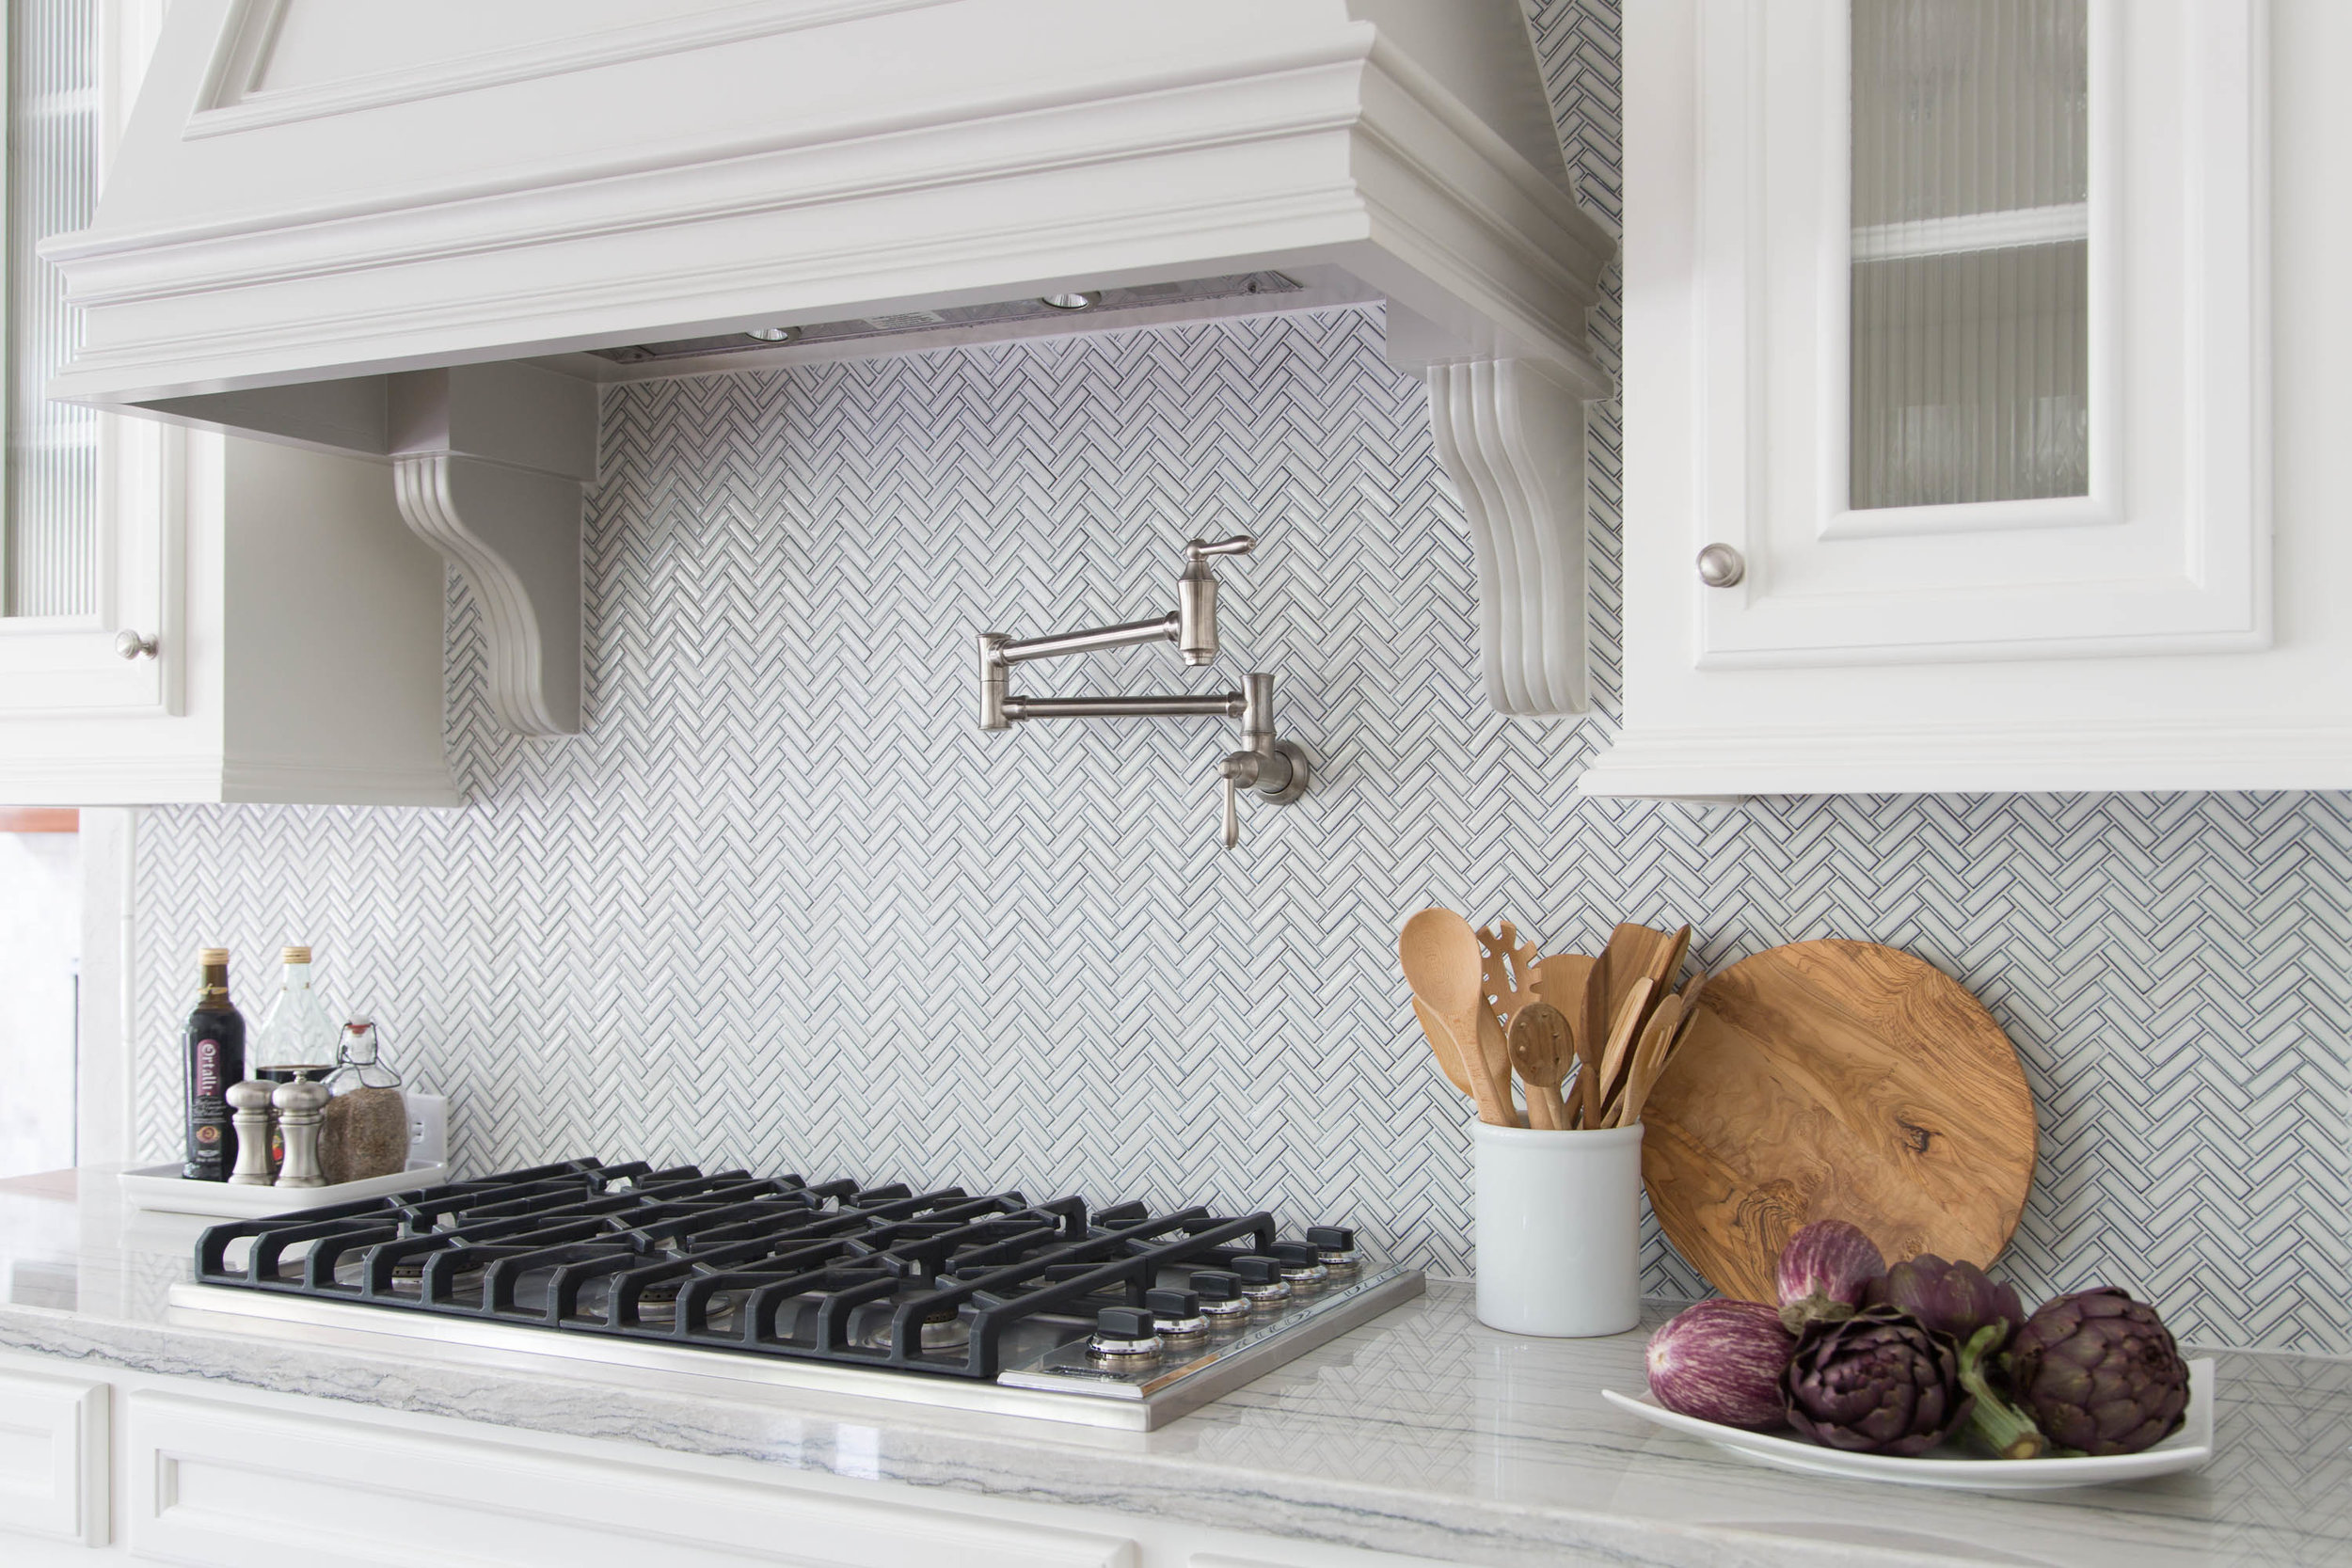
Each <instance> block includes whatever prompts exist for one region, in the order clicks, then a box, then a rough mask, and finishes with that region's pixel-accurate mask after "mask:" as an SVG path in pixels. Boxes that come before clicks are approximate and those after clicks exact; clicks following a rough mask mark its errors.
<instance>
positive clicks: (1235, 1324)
mask: <svg viewBox="0 0 2352 1568" xmlns="http://www.w3.org/2000/svg"><path fill="white" fill-rule="evenodd" d="M1192 1293H1193V1295H1194V1297H1195V1298H1196V1299H1198V1300H1199V1301H1200V1315H1201V1316H1202V1317H1204V1318H1206V1319H1207V1320H1208V1321H1209V1326H1210V1327H1211V1328H1215V1329H1226V1328H1239V1327H1240V1326H1241V1325H1242V1323H1243V1321H1244V1320H1245V1319H1247V1318H1248V1316H1249V1298H1248V1296H1245V1295H1243V1294H1242V1293H1241V1275H1237V1274H1228V1273H1226V1272H1225V1271H1224V1270H1223V1269H1202V1270H1200V1272H1199V1273H1197V1274H1195V1275H1193V1276H1192Z"/></svg>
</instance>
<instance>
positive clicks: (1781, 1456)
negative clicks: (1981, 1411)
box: [1600, 1361, 2213, 1492]
mask: <svg viewBox="0 0 2352 1568" xmlns="http://www.w3.org/2000/svg"><path fill="white" fill-rule="evenodd" d="M1600 1397H1601V1398H1602V1399H1605V1400H1607V1401H1608V1402H1610V1403H1611V1404H1613V1405H1615V1406H1616V1407H1617V1408H1618V1409H1620V1410H1624V1411H1629V1412H1630V1413H1631V1414H1633V1415H1636V1416H1639V1417H1641V1418H1642V1419H1644V1420H1645V1421H1654V1422H1656V1423H1657V1424H1658V1425H1660V1426H1661V1427H1665V1428H1667V1429H1668V1430H1670V1431H1673V1432H1680V1433H1688V1434H1690V1435H1691V1436H1692V1437H1701V1438H1705V1439H1706V1440H1707V1441H1708V1442H1709V1443H1712V1444H1714V1445H1716V1446H1717V1447H1718V1448H1724V1449H1730V1450H1731V1451H1732V1452H1733V1453H1736V1454H1738V1455H1739V1456H1740V1458H1742V1459H1745V1460H1748V1461H1749V1462H1751V1463H1753V1464H1756V1465H1772V1467H1774V1468H1775V1469H1781V1470H1802V1471H1804V1472H1805V1473H1806V1474H1808V1475H1819V1476H1844V1477H1847V1478H1849V1479H1851V1480H1855V1481H1895V1482H1897V1483H1899V1484H1900V1485H1904V1486H1949V1487H1956V1488H1959V1489H1961V1490H1963V1491H1968V1492H2054V1491H2058V1490H2059V1489H2060V1488H2062V1487H2068V1486H2096V1485H2098V1484H2099V1483H2100V1482H2102V1481H2138V1480H2142V1479H2144V1478H2145V1477H2148V1476H2169V1475H2175V1474H2178V1473H2179V1472H2181V1471H2183V1470H2195V1469H2199V1468H2201V1467H2202V1466H2203V1465H2204V1464H2205V1462H2206V1461H2207V1460H2209V1459H2211V1458H2212V1457H2213V1363H2212V1362H2210V1361H2192V1362H2190V1363H2189V1364H2188V1419H2187V1420H2186V1421H2185V1422H2184V1423H2183V1424H2182V1427H2181V1430H2180V1431H2178V1432H2176V1433H2173V1434H2172V1435H2171V1436H2169V1437H2168V1438H2166V1439H2165V1440H2164V1441H2163V1442H2161V1443H2158V1444H2157V1445H2156V1446H2155V1447H2154V1448H2153V1449H2146V1450H2144V1451H2142V1452H2139V1453H2125V1454H2116V1455H2113V1456H2111V1457H2105V1458H2097V1459H1983V1458H1979V1457H1977V1456H1976V1455H1973V1454H1969V1453H1964V1452H1960V1451H1958V1450H1956V1449H1954V1448H1953V1447H1952V1446H1950V1445H1947V1446H1945V1447H1943V1448H1939V1449H1931V1451H1929V1452H1927V1453H1924V1454H1921V1455H1920V1456H1919V1457H1918V1458H1916V1459H1902V1458H1899V1457H1897V1456H1895V1455H1893V1454H1883V1453H1846V1452H1844V1451H1842V1450H1840V1449H1824V1448H1820V1447H1819V1446H1817V1445H1815V1444H1812V1443H1807V1442H1804V1440H1802V1439H1800V1438H1795V1437H1776V1436H1774V1435H1772V1433H1767V1432H1742V1431H1740V1429H1739V1428H1738V1427H1727V1426H1719V1425H1717V1424H1716V1423H1715V1422H1713V1421H1702V1420H1700V1419H1699V1418H1697V1417H1695V1416H1681V1415H1677V1414H1676V1413H1675V1412H1674V1411H1671V1410H1668V1409H1666V1408H1665V1407H1664V1406H1662V1405H1661V1404H1659V1403H1658V1402H1656V1401H1654V1400H1652V1399H1651V1398H1650V1396H1649V1395H1648V1394H1647V1393H1644V1394H1642V1395H1640V1396H1639V1397H1638V1398H1637V1397H1635V1396H1632V1395H1629V1394H1620V1393H1618V1392H1616V1391H1615V1390H1614V1389H1611V1388H1604V1389H1602V1390H1601V1395H1600Z"/></svg>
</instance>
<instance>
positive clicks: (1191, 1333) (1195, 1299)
mask: <svg viewBox="0 0 2352 1568" xmlns="http://www.w3.org/2000/svg"><path fill="white" fill-rule="evenodd" d="M1143 1305H1144V1307H1145V1309H1146V1310H1148V1311H1149V1312H1150V1313H1151V1314H1152V1330H1153V1331H1154V1332H1155V1333H1157V1334H1158V1335H1159V1337H1160V1338H1161V1340H1162V1342H1163V1343H1165V1342H1168V1341H1171V1340H1174V1341H1188V1340H1193V1339H1198V1338H1201V1337H1202V1336H1204V1335H1206V1334H1207V1333H1208V1332H1209V1320H1208V1319H1206V1318H1204V1317H1202V1316H1201V1315H1200V1297H1199V1296H1198V1295H1196V1294H1194V1293H1193V1292H1192V1291H1145V1292H1144V1296H1143Z"/></svg>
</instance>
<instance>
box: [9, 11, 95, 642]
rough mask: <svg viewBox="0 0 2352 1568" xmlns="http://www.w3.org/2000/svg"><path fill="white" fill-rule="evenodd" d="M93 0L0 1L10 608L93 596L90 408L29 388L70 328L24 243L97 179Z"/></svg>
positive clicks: (61, 221)
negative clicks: (3, 25) (2, 5)
mask: <svg viewBox="0 0 2352 1568" xmlns="http://www.w3.org/2000/svg"><path fill="white" fill-rule="evenodd" d="M97 39H98V16H97V6H96V4H95V0H8V251H7V261H6V265H7V269H8V270H7V277H8V474H7V480H8V484H7V490H8V511H7V517H6V525H5V527H4V528H0V543H5V544H6V546H7V550H8V554H7V562H6V565H7V572H6V574H5V577H4V578H0V582H5V584H6V587H7V590H8V592H7V596H6V601H5V603H0V611H5V612H6V613H8V614H11V615H72V614H79V613H84V612H87V610H91V609H94V608H95V607H96V604H97V591H98V580H97V542H98V450H97V439H98V420H97V416H96V415H94V414H91V413H89V412H88V411H87V410H85V409H80V408H70V407H67V406H66V405H64V404H54V403H48V402H44V401H43V400H42V398H41V395H40V389H41V388H42V386H43V385H44V384H46V383H47V381H48V380H49V378H50V376H51V375H53V374H55V373H56V371H57V370H58V369H59V368H60V367H61V366H63V365H64V363H65V361H66V359H67V357H68V356H70V355H71V354H72V352H73V349H74V347H75V345H76V344H77V343H78V342H79V341H80V339H81V323H80V320H79V317H78V313H70V312H68V310H67V309H66V305H65V298H64V293H65V291H64V285H63V282H62V280H61V279H60V278H59V277H58V276H57V270H56V268H55V267H52V266H50V265H49V264H48V263H47V262H45V261H41V260H40V258H39V257H37V256H36V255H34V254H33V250H34V247H35V246H36V245H39V244H40V242H41V241H42V240H45V239H47V238H48V237H49V236H50V235H52V234H59V233H65V232H67V231H69V230H75V229H80V228H82V227H84V226H85V225H87V223H88V222H89V218H90V210H91V208H92V207H93V206H94V205H95V201H96V197H97V192H98V74H97V66H98V50H97Z"/></svg>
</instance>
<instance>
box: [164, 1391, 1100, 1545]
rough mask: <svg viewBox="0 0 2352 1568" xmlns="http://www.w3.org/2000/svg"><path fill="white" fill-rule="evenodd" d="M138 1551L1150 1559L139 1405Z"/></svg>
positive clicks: (178, 1405)
mask: <svg viewBox="0 0 2352 1568" xmlns="http://www.w3.org/2000/svg"><path fill="white" fill-rule="evenodd" d="M130 1404H131V1417H130V1434H129V1441H130V1469H131V1474H132V1476H133V1477H134V1478H135V1480H134V1483H133V1484H134V1488H135V1492H134V1496H133V1497H132V1499H131V1513H130V1534H131V1544H132V1547H133V1548H134V1550H135V1551H136V1552H137V1553H139V1554H141V1555H153V1556H156V1557H160V1558H165V1559H167V1560H171V1561H174V1562H189V1563H200V1564H220V1565H222V1568H245V1565H247V1564H252V1565H257V1568H259V1565H263V1564H267V1565H269V1568H277V1565H278V1564H281V1563H284V1562H288V1561H293V1560H302V1561H304V1562H308V1563H316V1564H355V1565H360V1564H364V1565H367V1568H378V1565H381V1568H414V1565H415V1564H417V1563H418V1562H420V1561H441V1562H449V1561H460V1562H465V1563H469V1564H510V1563H511V1564H514V1565H516V1568H538V1565H541V1564H545V1563H550V1562H562V1563H565V1564H577V1565H580V1568H637V1565H641V1564H644V1563H646V1562H652V1561H664V1560H682V1559H683V1556H684V1555H685V1554H689V1553H691V1559H692V1560H693V1561H694V1562H696V1563H711V1564H743V1565H746V1568H749V1565H752V1564H761V1565H770V1568H772V1565H777V1564H790V1565H793V1568H937V1565H938V1564H941V1563H950V1562H952V1563H956V1564H959V1565H961V1568H1135V1565H1136V1547H1135V1545H1134V1544H1133V1543H1131V1542H1128V1541H1123V1540H1119V1539H1116V1538H1113V1537H1108V1536H1100V1535H1089V1534H1083V1533H1080V1532H1077V1531H1071V1530H1054V1529H1040V1528H1031V1527H1027V1526H1010V1525H1005V1524H1001V1523H998V1522H996V1521H993V1520H982V1519H972V1518H965V1517H962V1516H960V1515H958V1514H955V1513H948V1512H946V1511H944V1510H934V1509H928V1508H919V1507H908V1506H905V1505H903V1504H901V1503H898V1502H897V1501H894V1500H889V1499H883V1498H872V1499H869V1498H865V1497H840V1496H835V1495H832V1494H828V1493H820V1492H818V1491H815V1490H811V1489H807V1488H804V1487H796V1486H789V1485H773V1486H771V1485H762V1484H756V1483H753V1482H747V1481H739V1480H734V1479H719V1478H713V1477H708V1476H702V1475H690V1474H685V1473H681V1472H679V1471H676V1470H672V1469H668V1468H665V1467H658V1466H654V1465H630V1464H627V1463H616V1462H614V1461H612V1460H610V1459H605V1458H602V1457H597V1458H587V1457H581V1456H579V1455H575V1454H559V1453H548V1452H546V1451H544V1450H542V1449H535V1448H530V1447H525V1446H522V1445H520V1444H509V1443H502V1442H497V1441H484V1440H476V1439H472V1438H467V1437H456V1436H449V1435H444V1434H442V1433H431V1434H425V1433H414V1432H408V1431H402V1430H396V1429H391V1428H387V1427H382V1426H377V1425H375V1424H373V1423H368V1422H361V1421H356V1420H350V1419H345V1418H335V1417H328V1416H317V1415H310V1414H308V1413H304V1414H295V1413H292V1412H286V1411H280V1410H276V1409H266V1408H262V1407H259V1406H254V1405H248V1404H243V1403H231V1402H227V1401H219V1400H212V1399H205V1398H199V1397H191V1396H185V1395H179V1394H163V1393H148V1392H141V1393H138V1394H135V1395H134V1396H133V1397H132V1400H131V1402H130Z"/></svg>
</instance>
